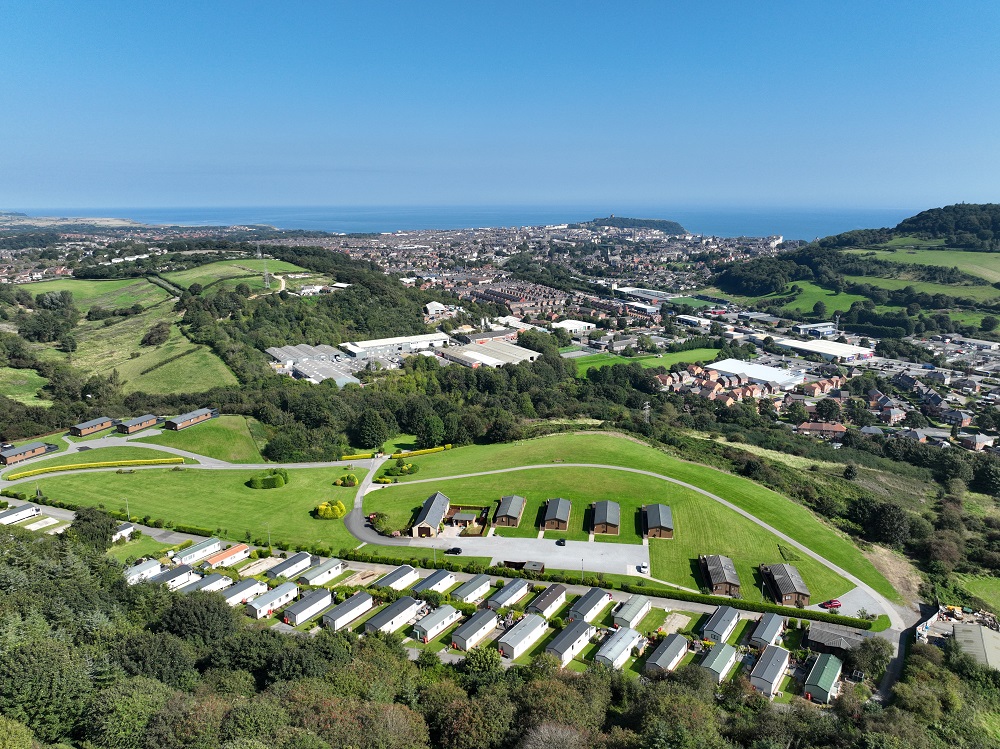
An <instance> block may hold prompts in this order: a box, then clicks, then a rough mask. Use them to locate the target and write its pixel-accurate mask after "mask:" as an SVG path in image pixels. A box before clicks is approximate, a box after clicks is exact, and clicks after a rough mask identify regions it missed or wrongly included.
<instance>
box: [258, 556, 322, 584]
mask: <svg viewBox="0 0 1000 749" xmlns="http://www.w3.org/2000/svg"><path fill="white" fill-rule="evenodd" d="M312 566H313V555H312V554H310V553H309V552H308V551H300V552H299V553H297V554H292V555H291V556H290V557H288V559H286V560H285V561H284V562H281V564H276V565H274V566H273V567H272V568H271V569H269V570H268V571H267V572H265V573H264V574H265V575H267V576H268V577H269V578H270V579H271V580H274V579H276V578H279V577H285V578H289V577H295V576H296V575H297V574H299V573H300V572H305V571H306V570H307V569H309V568H310V567H312Z"/></svg>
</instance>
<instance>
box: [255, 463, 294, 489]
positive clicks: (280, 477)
mask: <svg viewBox="0 0 1000 749" xmlns="http://www.w3.org/2000/svg"><path fill="white" fill-rule="evenodd" d="M287 483H288V471H286V470H285V469H284V468H270V469H268V470H266V471H261V472H260V473H258V474H257V475H256V476H253V477H251V479H250V480H249V481H247V482H246V485H247V486H249V487H250V488H251V489H280V488H281V487H283V486H284V485H285V484H287Z"/></svg>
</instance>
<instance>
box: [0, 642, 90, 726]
mask: <svg viewBox="0 0 1000 749" xmlns="http://www.w3.org/2000/svg"><path fill="white" fill-rule="evenodd" d="M89 698H90V678H89V676H88V673H87V664H86V662H85V661H84V660H83V657H82V656H81V655H80V652H79V651H77V650H75V649H72V648H70V647H69V646H67V645H65V644H63V643H61V642H58V641H56V640H51V639H50V640H41V641H38V642H31V643H27V644H24V645H21V646H18V647H16V648H14V649H13V650H11V651H9V652H7V653H5V654H4V657H3V658H2V659H0V713H2V714H3V715H5V716H6V717H8V718H13V719H14V720H16V721H19V722H21V723H23V724H24V725H26V726H27V727H28V728H30V729H31V730H32V731H34V733H35V735H36V736H37V737H38V738H39V739H41V740H42V741H46V742H49V743H54V742H56V741H59V740H60V739H63V738H65V737H67V736H69V734H70V732H71V731H72V730H73V728H74V726H75V725H76V723H77V721H78V720H79V717H80V714H81V713H82V712H83V707H84V705H85V704H86V702H87V700H88V699H89Z"/></svg>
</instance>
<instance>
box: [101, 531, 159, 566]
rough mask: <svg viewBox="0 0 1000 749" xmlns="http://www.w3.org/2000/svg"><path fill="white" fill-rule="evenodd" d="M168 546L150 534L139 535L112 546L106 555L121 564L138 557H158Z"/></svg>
mask: <svg viewBox="0 0 1000 749" xmlns="http://www.w3.org/2000/svg"><path fill="white" fill-rule="evenodd" d="M169 548H170V546H169V545H168V544H165V543H163V542H162V541H157V540H156V539H155V538H153V537H152V536H140V537H139V538H136V539H134V540H132V541H129V542H128V543H124V544H121V545H120V546H112V547H111V548H110V549H109V550H108V556H109V557H111V558H112V559H117V560H118V561H119V562H121V563H122V564H129V563H130V562H132V561H134V560H136V559H138V558H139V557H160V556H162V554H163V552H165V551H166V550H167V549H169Z"/></svg>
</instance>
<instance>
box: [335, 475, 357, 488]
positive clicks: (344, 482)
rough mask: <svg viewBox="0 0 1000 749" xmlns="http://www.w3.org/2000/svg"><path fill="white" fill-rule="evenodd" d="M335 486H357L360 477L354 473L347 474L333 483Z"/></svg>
mask: <svg viewBox="0 0 1000 749" xmlns="http://www.w3.org/2000/svg"><path fill="white" fill-rule="evenodd" d="M333 485H334V486H357V485H358V477H357V476H355V475H354V474H353V473H345V474H344V475H343V476H341V477H340V478H339V479H337V480H336V481H334V482H333Z"/></svg>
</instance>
